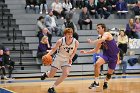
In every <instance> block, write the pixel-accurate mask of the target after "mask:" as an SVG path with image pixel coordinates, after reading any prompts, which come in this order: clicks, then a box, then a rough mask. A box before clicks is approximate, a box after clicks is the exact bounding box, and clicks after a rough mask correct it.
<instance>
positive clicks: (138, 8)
mask: <svg viewBox="0 0 140 93" xmlns="http://www.w3.org/2000/svg"><path fill="white" fill-rule="evenodd" d="M132 11H134V14H135V16H139V15H140V1H139V2H137V3H136V6H134V7H133V8H132Z"/></svg>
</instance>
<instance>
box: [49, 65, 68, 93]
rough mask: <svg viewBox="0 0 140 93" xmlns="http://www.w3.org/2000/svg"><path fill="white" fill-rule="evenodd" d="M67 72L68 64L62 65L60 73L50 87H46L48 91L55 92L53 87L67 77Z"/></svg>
mask: <svg viewBox="0 0 140 93" xmlns="http://www.w3.org/2000/svg"><path fill="white" fill-rule="evenodd" d="M69 72H70V67H69V66H64V67H62V75H61V76H60V77H59V78H58V79H57V80H56V81H55V83H54V84H53V85H52V87H50V88H49V89H48V93H56V92H55V89H54V88H55V87H56V86H58V85H59V84H60V83H62V82H63V81H64V80H65V78H67V76H68V75H69Z"/></svg>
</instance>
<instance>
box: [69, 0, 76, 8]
mask: <svg viewBox="0 0 140 93" xmlns="http://www.w3.org/2000/svg"><path fill="white" fill-rule="evenodd" d="M70 2H71V4H72V9H75V5H76V2H75V0H70Z"/></svg>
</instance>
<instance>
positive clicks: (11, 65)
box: [4, 48, 15, 78]
mask: <svg viewBox="0 0 140 93" xmlns="http://www.w3.org/2000/svg"><path fill="white" fill-rule="evenodd" d="M4 64H5V66H6V67H8V72H9V77H8V78H12V71H13V69H14V65H15V62H14V61H12V60H11V57H10V49H9V48H5V51H4Z"/></svg>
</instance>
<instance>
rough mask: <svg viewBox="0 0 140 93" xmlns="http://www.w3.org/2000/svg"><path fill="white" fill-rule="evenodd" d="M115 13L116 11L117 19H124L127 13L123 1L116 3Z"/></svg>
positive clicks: (125, 4)
mask: <svg viewBox="0 0 140 93" xmlns="http://www.w3.org/2000/svg"><path fill="white" fill-rule="evenodd" d="M116 11H117V15H118V18H119V19H121V18H124V19H125V18H126V14H127V13H128V8H127V3H126V2H125V1H123V0H119V1H118V2H117V3H116Z"/></svg>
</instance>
